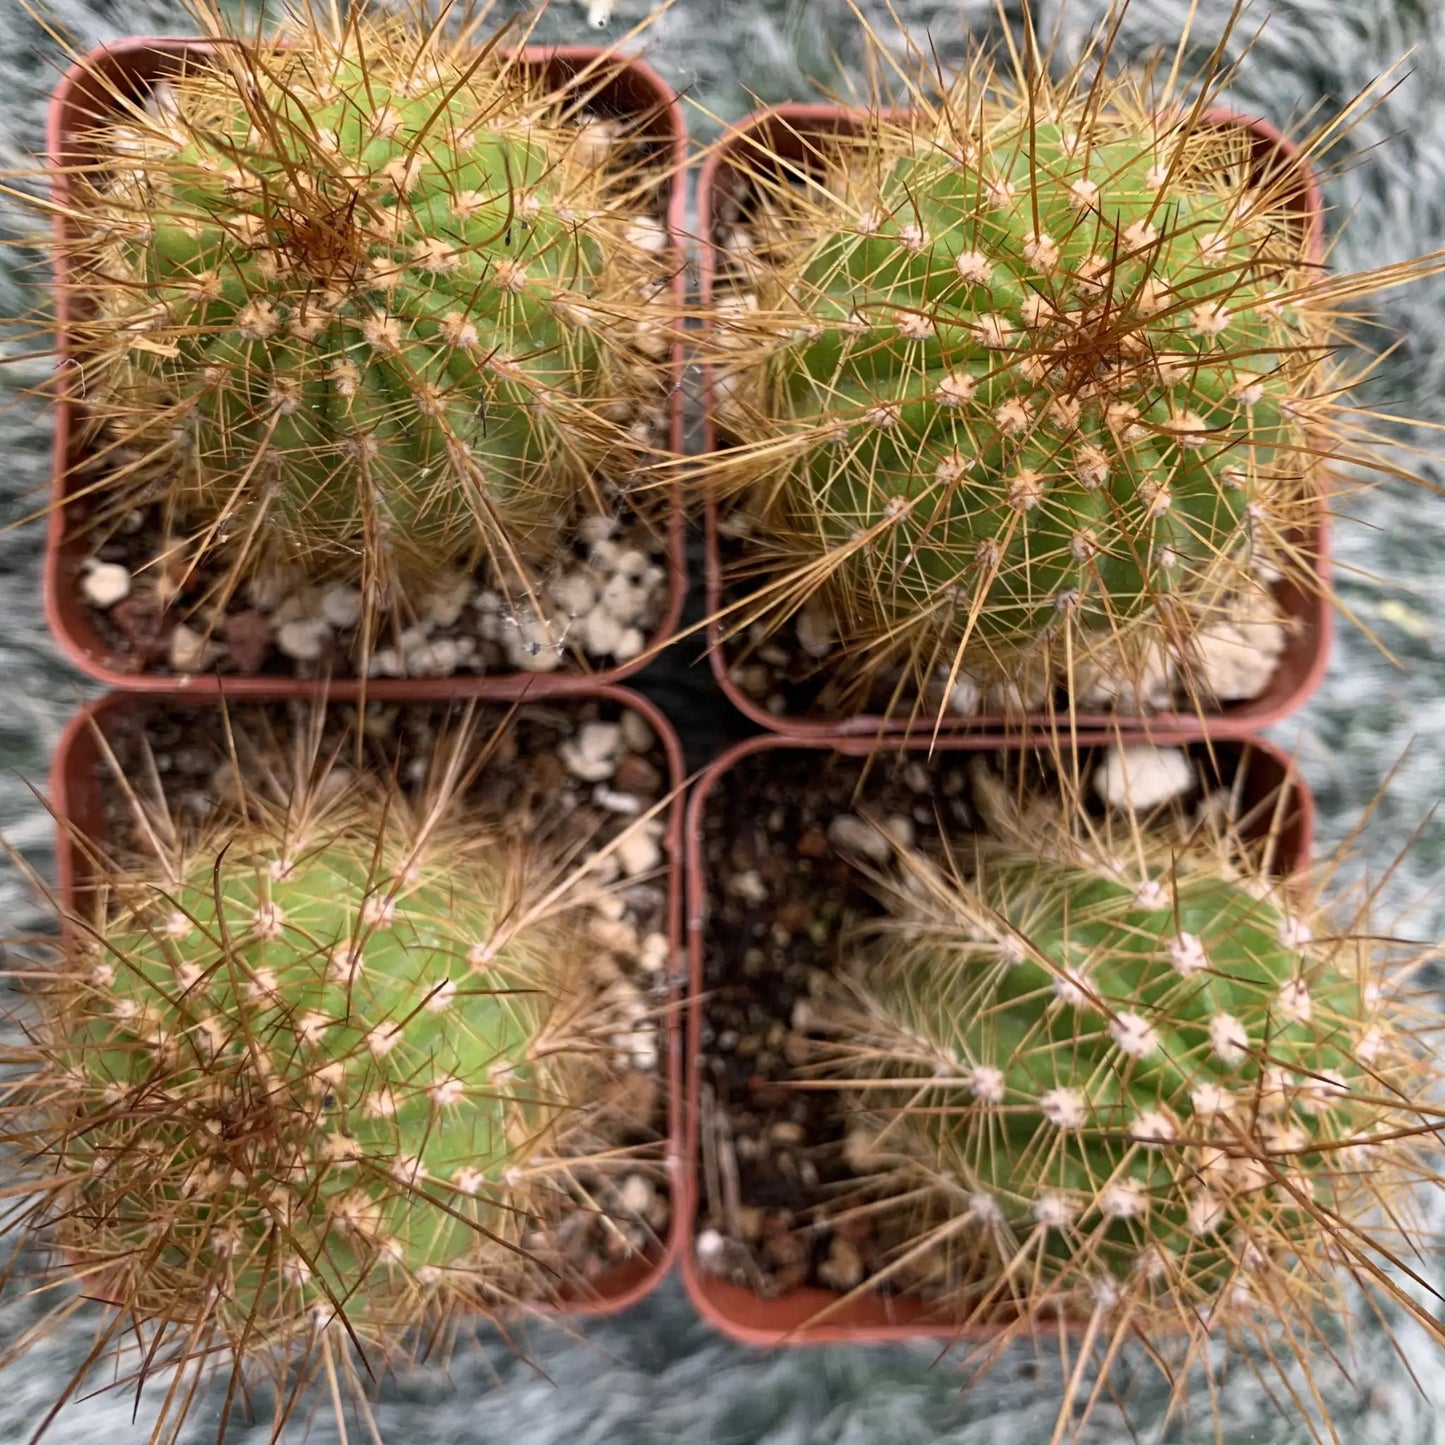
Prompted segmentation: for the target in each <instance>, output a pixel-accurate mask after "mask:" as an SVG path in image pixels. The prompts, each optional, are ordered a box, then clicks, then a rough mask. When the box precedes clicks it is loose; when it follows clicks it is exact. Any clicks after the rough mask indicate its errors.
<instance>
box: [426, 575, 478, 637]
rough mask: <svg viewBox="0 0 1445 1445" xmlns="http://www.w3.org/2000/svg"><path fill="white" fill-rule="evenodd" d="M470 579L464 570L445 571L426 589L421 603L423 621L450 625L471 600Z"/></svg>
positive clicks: (471, 586)
mask: <svg viewBox="0 0 1445 1445" xmlns="http://www.w3.org/2000/svg"><path fill="white" fill-rule="evenodd" d="M474 585H475V584H474V583H473V582H472V579H471V578H470V577H468V576H467V575H466V574H465V573H464V572H445V573H443V574H442V575H441V576H440V577H438V578H437V580H436V581H435V582H434V583H433V584H432V585H431V586H430V587H429V588H428V589H427V592H426V596H425V597H424V598H423V599H422V603H421V608H420V611H421V618H422V621H423V622H427V623H430V624H432V625H433V626H434V627H451V626H453V625H454V624H455V623H456V620H457V619H458V618H459V617H460V616H461V615H462V612H463V611H464V610H465V609H466V605H467V603H468V602H470V601H471V600H472V591H473V588H474Z"/></svg>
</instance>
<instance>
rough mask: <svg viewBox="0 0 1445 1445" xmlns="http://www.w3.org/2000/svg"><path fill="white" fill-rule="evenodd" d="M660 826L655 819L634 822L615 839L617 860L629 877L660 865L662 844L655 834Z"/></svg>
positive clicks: (634, 876)
mask: <svg viewBox="0 0 1445 1445" xmlns="http://www.w3.org/2000/svg"><path fill="white" fill-rule="evenodd" d="M660 826H661V825H660V824H659V823H658V821H657V819H655V818H653V819H649V820H648V821H647V822H646V823H638V824H635V825H634V826H633V827H631V828H629V829H628V830H627V831H626V832H625V833H624V834H623V835H622V836H621V837H620V838H619V839H618V840H617V861H618V862H619V863H620V864H621V865H622V871H623V872H624V873H625V874H626V875H627V876H628V877H629V878H636V877H638V875H639V874H643V873H651V872H652V871H653V870H654V869H655V868H657V867H659V866H660V865H661V863H662V844H661V842H660V841H659V840H658V836H657V833H658V829H659V828H660Z"/></svg>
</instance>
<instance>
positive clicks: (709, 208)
mask: <svg viewBox="0 0 1445 1445" xmlns="http://www.w3.org/2000/svg"><path fill="white" fill-rule="evenodd" d="M864 124H865V116H864V113H863V112H861V111H858V110H851V109H846V108H843V107H840V106H833V105H807V104H790V105H780V106H776V107H774V108H773V109H771V110H767V111H760V112H757V113H755V114H754V115H751V116H749V117H748V118H747V119H745V120H743V121H742V122H740V124H739V125H738V126H737V128H736V129H735V130H734V131H733V132H732V133H731V134H730V135H729V136H728V137H727V138H726V139H725V140H724V141H723V142H722V144H720V145H719V146H718V147H717V148H716V149H714V150H713V152H712V153H711V154H710V155H709V156H708V158H707V160H706V162H705V163H704V165H703V167H702V173H701V177H700V179H699V184H698V227H699V234H700V236H701V237H702V253H701V254H702V264H701V276H702V300H703V306H704V308H708V307H710V306H711V304H712V301H713V293H714V290H715V288H716V283H717V278H718V271H719V264H718V262H719V255H720V249H721V248H720V246H719V243H718V236H717V227H718V224H719V222H720V219H721V218H722V216H723V215H724V214H725V209H726V206H727V203H728V202H729V201H730V200H731V199H733V198H734V197H736V196H737V195H738V193H739V189H740V187H741V186H743V185H744V183H745V172H744V171H743V170H742V169H741V168H740V165H739V163H738V159H737V158H739V157H742V156H746V155H748V154H749V153H750V152H751V153H753V154H754V155H755V156H756V155H765V156H777V157H779V158H781V159H782V160H784V161H785V162H788V163H789V164H790V165H796V166H798V167H800V168H816V166H817V165H818V163H819V162H820V160H821V159H822V157H823V156H824V154H825V152H826V147H827V146H828V145H829V143H830V142H831V141H832V140H833V139H834V138H836V137H838V136H856V135H858V134H860V133H861V132H862V130H863V127H864ZM1203 124H1205V125H1209V126H1214V127H1218V128H1220V129H1234V128H1237V129H1241V130H1244V131H1246V132H1247V133H1248V134H1249V136H1250V138H1251V158H1252V163H1253V166H1254V168H1255V173H1256V174H1257V175H1259V176H1261V177H1270V178H1271V179H1273V178H1276V177H1278V176H1279V175H1280V174H1282V173H1284V174H1292V175H1293V177H1294V180H1295V184H1294V185H1293V186H1292V188H1291V191H1290V204H1291V210H1292V211H1293V213H1294V215H1295V217H1296V218H1297V222H1298V225H1299V226H1300V228H1301V230H1302V232H1303V233H1304V236H1305V239H1306V244H1307V247H1308V252H1309V255H1310V256H1311V258H1312V260H1313V261H1315V262H1316V263H1319V262H1322V260H1323V255H1324V246H1323V234H1324V226H1323V215H1324V203H1323V200H1322V198H1321V194H1320V189H1319V185H1318V183H1317V181H1316V180H1315V176H1314V171H1313V169H1312V168H1311V166H1310V164H1309V162H1308V160H1306V159H1305V158H1304V157H1303V156H1302V155H1301V154H1300V153H1299V151H1298V149H1297V148H1296V146H1295V145H1294V144H1293V142H1291V141H1290V140H1289V139H1288V138H1287V137H1285V136H1284V135H1282V134H1281V133H1280V132H1279V131H1278V130H1277V129H1276V128H1275V127H1274V126H1273V125H1271V124H1270V123H1269V122H1268V121H1266V120H1262V119H1258V118H1253V117H1249V116H1244V115H1240V114H1237V113H1236V112H1233V111H1227V110H1211V111H1209V112H1208V113H1207V115H1206V116H1205V117H1204V121H1203ZM703 395H704V406H705V417H704V433H703V445H704V450H705V451H706V452H709V453H711V452H714V451H717V450H718V428H717V424H716V421H715V419H714V411H713V369H712V367H711V366H710V365H704V368H703ZM704 522H705V528H706V535H705V551H704V583H705V587H706V596H707V611H708V614H709V615H710V616H716V614H717V611H718V609H719V608H720V607H721V606H722V603H723V592H724V584H725V580H726V579H725V578H724V575H723V567H722V559H721V556H720V553H719V531H718V514H717V507H716V505H715V504H714V503H713V502H712V501H709V502H708V503H707V504H706V507H705V513H704ZM1291 540H1292V541H1293V542H1294V543H1295V545H1297V546H1298V547H1299V548H1300V549H1301V550H1302V551H1303V553H1304V554H1305V555H1307V556H1308V557H1309V558H1310V559H1311V562H1312V565H1313V569H1314V573H1315V583H1314V585H1313V586H1312V587H1309V588H1304V587H1301V586H1300V585H1299V584H1298V583H1297V582H1284V583H1280V584H1276V586H1275V589H1274V593H1275V600H1276V601H1277V602H1278V604H1279V606H1280V608H1281V610H1282V612H1283V613H1284V615H1285V618H1286V620H1287V625H1288V629H1289V630H1288V634H1287V641H1286V645H1285V651H1284V654H1283V655H1282V656H1281V658H1280V661H1279V665H1278V667H1277V668H1276V669H1275V672H1274V675H1273V677H1272V678H1271V679H1270V682H1269V685H1268V687H1267V688H1266V689H1265V691H1264V692H1263V693H1262V694H1261V695H1260V696H1259V697H1257V698H1253V699H1251V700H1249V701H1246V702H1233V703H1225V704H1223V705H1221V706H1220V707H1219V708H1218V709H1217V710H1216V711H1214V712H1212V713H1209V714H1207V715H1206V716H1204V717H1202V718H1201V717H1200V716H1198V715H1197V714H1195V713H1191V712H1177V711H1162V712H1154V713H1139V714H1132V713H1130V714H1126V713H1113V712H1086V711H1082V710H1081V711H1078V712H1075V713H1073V714H1072V715H1071V716H1072V725H1073V726H1074V727H1076V728H1079V729H1081V730H1095V729H1102V728H1115V727H1121V728H1127V729H1129V730H1130V731H1132V732H1138V733H1141V734H1144V735H1146V736H1148V737H1150V738H1152V739H1154V740H1155V741H1157V742H1168V741H1171V740H1173V739H1175V738H1198V737H1203V736H1205V735H1206V734H1207V735H1208V736H1210V737H1214V738H1242V737H1246V736H1248V735H1249V734H1250V733H1253V732H1255V731H1257V730H1259V729H1261V728H1265V727H1269V726H1270V725H1271V724H1273V723H1276V722H1278V721H1279V720H1280V719H1281V718H1283V717H1286V716H1288V715H1289V714H1290V713H1292V712H1294V711H1295V710H1296V709H1297V708H1299V707H1300V706H1302V705H1303V704H1304V702H1305V701H1306V700H1307V699H1308V698H1309V697H1310V695H1311V694H1312V693H1313V692H1314V691H1315V689H1316V688H1317V687H1318V686H1319V684H1320V680H1321V679H1322V678H1323V676H1324V672H1325V667H1326V664H1327V663H1328V661H1329V650H1330V638H1331V634H1332V631H1333V620H1334V614H1333V612H1332V611H1331V608H1330V603H1329V598H1328V590H1329V578H1330V569H1329V535H1328V525H1327V511H1326V504H1325V498H1324V496H1323V494H1321V495H1319V497H1318V499H1317V503H1316V509H1315V516H1314V521H1313V523H1312V525H1311V526H1310V527H1309V528H1308V529H1307V531H1305V532H1304V533H1302V534H1300V535H1297V536H1295V537H1293V538H1292V539H1291ZM724 630H725V628H724V624H723V623H722V622H721V621H714V622H713V623H712V624H711V625H710V626H709V629H708V644H709V646H708V656H709V660H710V662H711V665H712V670H713V674H714V676H715V677H716V678H717V681H718V685H719V686H720V687H721V688H722V690H723V691H724V692H725V693H726V694H727V695H728V698H729V700H730V701H731V702H732V703H733V705H734V706H735V707H737V708H738V709H739V710H740V711H742V712H744V713H746V714H747V715H748V717H750V718H752V719H753V720H754V721H755V722H757V723H758V724H760V725H761V726H763V727H765V728H767V729H768V730H769V731H771V732H778V733H784V734H786V735H788V736H790V737H816V738H821V737H834V736H838V735H840V734H841V735H845V736H846V735H853V736H869V737H872V736H877V735H879V734H883V733H901V732H905V731H907V730H908V728H909V721H908V719H907V718H906V717H901V718H897V717H883V716H880V715H878V714H874V713H859V714H854V715H852V716H839V717H832V716H823V715H822V714H808V713H784V714H782V715H777V714H774V713H771V712H769V711H768V710H767V708H765V707H764V706H762V704H761V703H759V702H758V701H757V700H755V699H754V698H751V697H748V696H747V695H746V694H745V693H744V692H743V691H742V690H741V689H740V688H739V687H738V686H737V684H736V683H735V682H734V681H733V680H732V678H731V677H730V676H729V662H728V652H729V651H730V650H731V649H732V646H733V644H729V643H726V642H725V641H724V638H723V633H724ZM1049 716H1050V714H1049V713H1048V712H1047V711H1039V712H1034V713H1030V714H1028V715H1026V716H1025V717H1023V718H1019V717H1009V718H1006V717H1003V716H1002V715H998V714H992V715H990V714H977V715H974V716H968V717H963V716H952V715H947V714H945V715H944V717H943V719H942V721H941V723H940V724H939V727H940V730H946V731H959V732H982V733H991V734H994V735H998V734H1004V733H1014V732H1016V731H1018V730H1019V729H1020V727H1023V728H1029V727H1033V726H1042V725H1044V723H1045V721H1046V720H1047V718H1048V717H1049ZM928 727H929V730H930V731H931V730H932V719H931V718H930V719H929V720H928Z"/></svg>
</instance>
